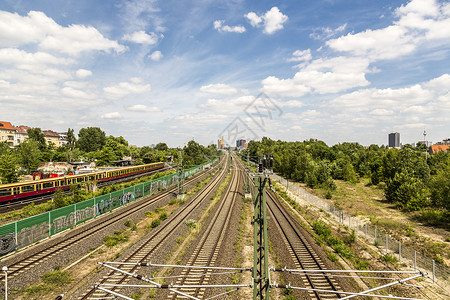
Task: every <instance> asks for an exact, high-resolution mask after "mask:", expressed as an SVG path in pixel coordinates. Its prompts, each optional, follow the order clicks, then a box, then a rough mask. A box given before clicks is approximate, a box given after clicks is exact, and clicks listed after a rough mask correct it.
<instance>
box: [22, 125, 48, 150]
mask: <svg viewBox="0 0 450 300" xmlns="http://www.w3.org/2000/svg"><path fill="white" fill-rule="evenodd" d="M27 134H28V138H29V139H31V140H34V141H36V142H37V143H38V145H39V149H40V150H42V151H43V150H45V149H47V143H46V142H45V134H44V133H43V132H42V131H41V129H40V128H30V129H28V130H27Z"/></svg>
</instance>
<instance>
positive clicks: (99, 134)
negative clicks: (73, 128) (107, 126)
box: [76, 127, 106, 152]
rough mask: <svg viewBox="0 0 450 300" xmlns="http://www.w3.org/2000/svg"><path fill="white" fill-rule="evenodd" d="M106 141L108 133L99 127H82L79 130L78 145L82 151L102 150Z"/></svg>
mask: <svg viewBox="0 0 450 300" xmlns="http://www.w3.org/2000/svg"><path fill="white" fill-rule="evenodd" d="M105 143H106V135H105V132H103V131H102V130H101V129H100V128H99V127H88V128H81V129H80V131H79V132H78V141H77V142H76V145H77V147H78V148H79V149H80V150H81V151H85V152H91V151H96V150H101V149H102V147H103V146H104V145H105Z"/></svg>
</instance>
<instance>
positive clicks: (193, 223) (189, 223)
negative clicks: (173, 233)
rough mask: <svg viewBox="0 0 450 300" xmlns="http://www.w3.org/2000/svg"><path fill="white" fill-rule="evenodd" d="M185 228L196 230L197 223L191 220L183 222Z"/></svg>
mask: <svg viewBox="0 0 450 300" xmlns="http://www.w3.org/2000/svg"><path fill="white" fill-rule="evenodd" d="M185 224H186V226H187V227H189V228H196V227H197V221H195V220H193V219H189V220H187V221H186V222H185Z"/></svg>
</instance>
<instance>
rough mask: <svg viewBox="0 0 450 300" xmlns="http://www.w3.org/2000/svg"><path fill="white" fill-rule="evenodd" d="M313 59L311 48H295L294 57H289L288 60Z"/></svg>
mask: <svg viewBox="0 0 450 300" xmlns="http://www.w3.org/2000/svg"><path fill="white" fill-rule="evenodd" d="M311 59H312V56H311V50H310V49H306V50H295V51H294V53H292V57H291V58H288V60H287V61H289V62H291V61H295V62H299V61H310V60H311Z"/></svg>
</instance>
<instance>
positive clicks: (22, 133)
mask: <svg viewBox="0 0 450 300" xmlns="http://www.w3.org/2000/svg"><path fill="white" fill-rule="evenodd" d="M28 129H30V127H28V126H23V125H19V126H16V135H15V139H14V140H15V143H14V146H17V145H19V144H21V143H23V142H24V141H25V140H26V139H27V138H28V132H27V130H28Z"/></svg>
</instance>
